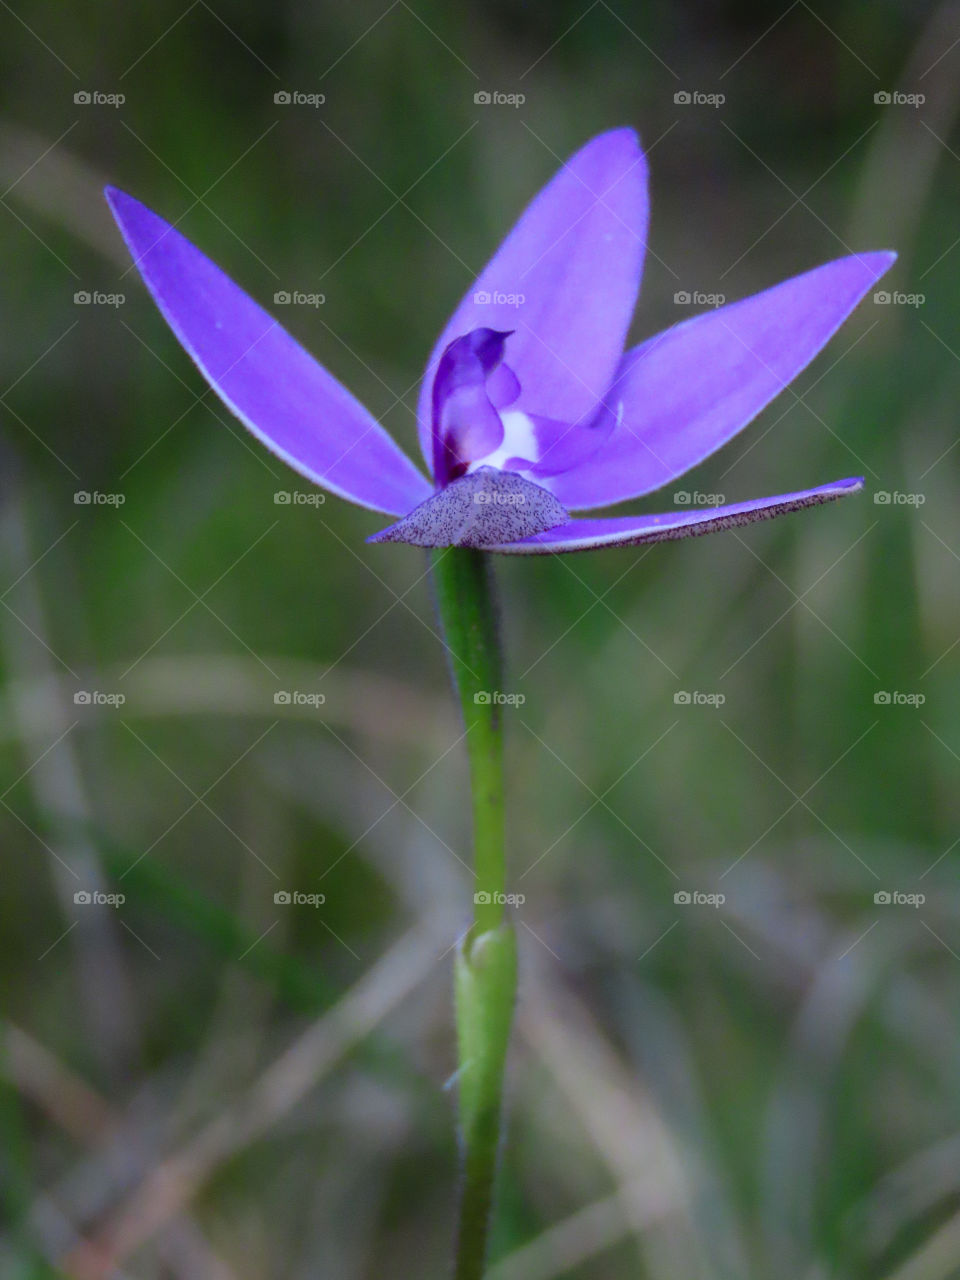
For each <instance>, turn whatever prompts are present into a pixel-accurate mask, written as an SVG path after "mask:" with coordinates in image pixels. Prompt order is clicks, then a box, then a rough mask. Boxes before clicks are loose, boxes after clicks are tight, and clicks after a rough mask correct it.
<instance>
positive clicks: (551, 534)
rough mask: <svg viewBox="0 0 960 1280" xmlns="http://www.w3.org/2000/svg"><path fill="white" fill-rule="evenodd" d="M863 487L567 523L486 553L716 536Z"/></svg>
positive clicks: (857, 480)
mask: <svg viewBox="0 0 960 1280" xmlns="http://www.w3.org/2000/svg"><path fill="white" fill-rule="evenodd" d="M862 488H863V477H862V476H851V477H850V478H849V479H846V480H834V481H833V482H832V483H830V484H823V485H818V486H817V487H816V488H813V489H800V490H798V491H797V492H795V493H782V494H778V495H776V496H775V497H772V498H754V499H752V500H751V501H749V502H733V503H727V504H726V505H724V506H722V507H708V508H705V509H703V510H701V511H676V512H668V513H664V514H662V515H646V516H610V517H606V518H599V519H582V520H570V521H568V523H566V524H563V525H559V526H558V527H557V528H555V529H548V530H546V531H545V532H544V533H538V534H535V535H534V536H533V537H528V538H522V539H520V540H518V541H516V542H511V543H505V544H500V545H497V546H485V547H484V548H483V550H485V551H496V552H499V553H500V554H502V555H560V554H566V553H569V552H572V551H593V550H598V549H600V548H603V547H617V546H619V547H630V546H639V545H641V544H643V543H647V542H668V541H675V540H677V539H679V538H696V537H700V536H702V535H703V534H707V533H719V532H721V531H722V530H724V529H733V528H736V527H737V526H738V525H744V524H753V523H755V522H756V521H758V520H771V519H773V517H775V516H780V515H786V514H788V513H789V512H791V511H802V510H803V508H804V507H813V506H818V505H819V504H820V503H823V502H832V501H834V500H835V499H837V498H845V497H847V496H849V495H850V494H853V493H858V492H859V491H860V490H861V489H862Z"/></svg>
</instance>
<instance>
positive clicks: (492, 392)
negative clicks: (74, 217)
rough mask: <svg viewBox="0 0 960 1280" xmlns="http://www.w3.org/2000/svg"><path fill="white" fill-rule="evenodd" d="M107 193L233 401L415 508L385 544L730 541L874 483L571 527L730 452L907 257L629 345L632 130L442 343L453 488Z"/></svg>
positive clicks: (531, 220)
mask: <svg viewBox="0 0 960 1280" xmlns="http://www.w3.org/2000/svg"><path fill="white" fill-rule="evenodd" d="M107 198H108V200H109V202H110V206H111V208H112V210H113V213H114V216H115V217H116V219H117V222H118V223H119V225H120V229H121V231H122V232H123V235H124V237H125V239H126V241H127V244H128V246H129V248H130V251H131V253H132V254H133V256H134V259H135V262H136V265H137V267H138V268H139V270H140V273H141V275H142V276H143V279H144V281H145V282H146V285H147V287H148V289H149V290H150V292H151V293H152V294H153V297H154V300H155V301H156V303H157V305H158V307H159V308H160V310H161V312H162V313H163V315H164V316H165V318H166V320H167V322H168V323H169V325H170V326H171V328H172V329H173V331H174V333H175V334H176V335H177V337H178V338H179V340H180V342H181V344H182V345H183V346H184V348H185V349H186V350H187V352H188V353H189V355H190V356H191V357H192V358H193V359H194V361H195V362H196V363H197V365H198V366H199V368H200V371H201V373H202V374H203V376H204V377H205V378H206V380H207V381H208V382H209V384H210V386H211V387H212V388H213V390H214V391H215V392H216V393H217V395H218V396H219V397H220V398H221V400H223V402H224V404H226V406H227V407H228V408H229V409H230V410H231V411H232V412H233V413H234V414H236V416H237V417H238V418H239V419H240V421H241V422H243V423H244V425H245V426H247V427H248V428H249V430H250V431H252V432H253V434H254V435H255V436H257V437H258V438H259V439H260V440H262V441H263V443H264V444H266V445H267V447H268V448H270V449H272V450H273V451H274V453H276V454H278V455H279V456H280V457H281V458H283V459H284V461H285V462H288V463H289V464H290V465H291V466H292V467H293V468H295V470H297V471H299V472H300V473H301V474H302V475H304V476H306V477H307V478H308V479H310V480H311V481H313V482H315V483H316V484H318V485H323V486H324V487H325V488H327V489H330V490H331V491H332V492H334V493H337V494H339V495H340V496H341V497H343V498H347V499H349V500H350V501H351V502H356V503H358V504H360V505H361V506H365V507H371V508H373V509H374V510H376V511H384V512H387V513H388V514H390V515H393V516H399V517H400V519H399V520H398V521H397V522H396V523H394V524H392V525H390V526H389V527H388V528H386V529H383V530H381V531H380V532H379V533H376V534H374V535H373V536H372V538H371V539H370V541H373V542H408V543H413V544H415V545H418V546H428V547H440V546H469V547H476V548H480V549H482V550H486V551H497V552H504V553H510V554H529V553H536V552H539V553H551V552H566V551H581V550H585V549H587V548H591V547H604V546H612V545H631V544H636V543H645V542H656V541H660V540H662V539H668V538H679V537H685V536H689V535H694V534H702V533H710V532H713V531H714V530H718V529H725V528H728V527H729V526H731V525H739V524H746V523H748V522H750V521H753V520H761V519H765V518H768V517H770V516H775V515H779V514H781V513H783V512H786V511H794V510H798V509H799V508H801V507H805V506H810V505H812V504H814V503H819V502H825V501H828V500H829V499H832V498H839V497H842V496H844V495H845V494H848V493H853V492H855V491H856V490H858V489H859V488H861V487H862V484H863V481H862V479H860V478H853V479H848V480H838V481H835V482H834V483H832V484H825V485H819V486H817V487H815V488H812V489H802V490H800V491H798V492H794V493H785V494H779V495H777V496H775V497H771V498H756V499H753V500H752V501H749V502H739V503H733V504H728V505H725V506H718V507H713V508H707V509H701V510H695V511H694V510H683V511H677V512H671V513H669V514H664V515H626V516H614V517H608V518H602V519H594V518H590V519H572V518H571V516H570V512H571V511H582V510H590V509H593V508H597V507H607V506H611V505H613V504H615V503H620V502H625V501H627V500H629V499H633V498H638V497H640V496H642V495H643V494H647V493H651V492H652V491H653V490H655V489H660V488H662V487H663V486H664V485H666V484H668V483H669V482H670V481H672V480H675V479H676V478H677V477H678V476H681V475H683V474H684V472H686V471H688V470H690V468H691V467H693V466H695V465H696V464H697V463H699V462H701V461H702V460H703V459H704V458H706V457H708V456H709V455H710V454H712V453H714V452H715V451H716V450H717V449H719V448H720V447H721V446H722V445H724V444H726V442H727V441H728V440H730V439H731V438H732V437H733V436H734V435H736V433H737V432H739V431H740V430H741V429H742V428H743V427H744V426H746V424H747V423H748V422H750V421H751V420H752V419H753V418H754V417H755V416H756V415H757V414H758V413H759V412H760V411H761V409H763V408H764V407H765V406H766V405H767V404H768V403H769V402H770V401H771V400H772V399H773V398H774V396H775V395H776V394H777V393H778V392H779V391H781V390H783V388H784V387H785V386H787V384H788V383H789V382H791V381H792V379H793V378H795V377H796V375H797V374H798V373H799V372H800V371H801V370H802V369H803V368H805V366H806V365H807V364H808V363H809V362H810V361H811V360H812V359H813V357H814V356H815V355H816V354H817V352H818V351H820V349H821V348H822V347H823V346H824V344H825V343H826V342H827V341H828V339H829V338H830V337H831V336H832V335H833V333H834V332H835V331H836V330H837V329H838V328H839V326H840V325H841V324H842V323H843V321H844V320H845V319H846V317H847V316H848V315H849V314H850V312H851V311H852V310H853V308H854V307H855V306H856V304H857V303H858V302H859V301H860V299H861V298H862V297H863V296H864V294H865V293H866V292H867V290H868V289H870V287H871V286H872V285H873V284H874V283H875V282H876V281H877V280H878V279H879V277H880V276H881V275H882V274H883V273H884V272H885V271H886V270H887V268H888V267H889V266H890V265H891V263H892V262H893V261H894V259H895V257H896V255H895V254H894V253H889V252H882V253H866V254H855V255H853V256H851V257H847V258H841V259H839V260H838V261H836V262H829V263H827V264H826V265H825V266H821V267H817V268H816V269H814V270H812V271H808V272H806V273H805V274H804V275H800V276H796V277H794V278H793V279H791V280H787V281H785V282H784V283H783V284H779V285H777V286H776V287H774V288H772V289H767V290H766V291H764V292H763V293H759V294H755V295H754V296H753V297H750V298H746V299H744V300H743V301H740V302H735V303H731V304H729V305H727V306H724V307H721V308H719V309H716V310H713V311H710V312H708V313H705V314H702V315H698V316H695V317H694V318H693V319H691V320H687V321H686V322H684V323H682V324H678V325H675V326H674V327H673V328H670V329H667V330H666V331H665V332H663V333H661V334H658V335H657V336H656V337H653V338H649V339H648V340H647V341H646V342H643V343H641V344H640V345H639V346H637V347H634V348H632V349H631V350H629V351H626V352H625V351H624V344H625V340H626V335H627V329H628V327H629V325H630V320H631V317H632V315H633V310H634V306H635V303H636V298H637V292H638V289H639V284H640V275H641V269H642V266H643V256H644V249H645V245H646V235H647V218H648V200H647V167H646V162H645V159H644V156H643V153H642V151H641V150H640V144H639V141H638V139H637V137H636V134H635V133H634V132H633V131H632V130H630V129H618V130H615V131H613V132H611V133H606V134H602V135H601V136H600V137H597V138H594V139H593V141H591V142H589V143H587V145H586V146H584V147H582V148H581V150H579V151H578V152H577V153H576V154H575V155H574V156H573V157H572V158H571V159H570V161H569V162H568V163H567V164H566V165H564V167H563V168H562V169H561V170H560V172H559V173H558V174H557V175H556V176H555V177H554V178H553V180H552V181H551V182H550V183H548V185H547V186H546V187H545V188H544V189H543V190H542V191H541V192H540V194H539V195H538V196H537V197H536V198H535V199H534V200H533V202H532V203H531V204H530V205H529V207H528V208H527V209H526V210H525V212H524V213H523V214H522V216H521V218H520V220H519V222H517V224H516V226H515V227H514V228H513V230H512V231H511V233H510V234H509V236H508V237H507V238H506V240H505V241H504V243H503V244H502V245H501V246H500V249H499V250H498V251H497V253H496V254H495V255H494V257H493V258H492V259H491V261H490V262H489V263H488V265H487V266H486V268H485V269H484V271H483V272H482V274H481V275H480V277H479V278H478V279H477V281H476V282H475V284H474V286H473V288H472V289H471V290H470V291H469V292H468V294H467V295H466V297H465V298H464V299H463V300H462V302H461V303H460V305H459V306H458V307H457V309H456V311H455V312H454V314H453V316H452V317H451V319H450V321H449V322H448V324H447V326H446V328H445V329H444V330H443V332H442V333H441V335H440V337H439V338H438V339H437V342H436V345H435V346H434V349H433V352H432V354H431V356H430V359H429V362H428V364H427V370H426V374H425V376H424V379H423V384H422V388H421V393H420V405H419V413H418V423H419V433H420V445H421V449H422V451H423V455H424V458H425V460H426V463H427V466H428V468H429V470H430V472H431V474H432V477H433V481H432V483H431V482H430V481H429V480H427V479H426V478H425V477H424V475H423V474H422V473H421V472H420V471H419V470H418V469H417V467H415V466H414V464H413V463H412V462H411V461H410V459H409V458H408V457H407V456H406V454H404V453H403V452H402V451H401V450H400V448H399V447H398V446H397V445H396V444H395V443H394V442H393V440H392V439H391V438H390V437H389V436H388V435H387V434H386V432H385V431H384V430H383V428H382V427H381V426H380V424H379V423H378V422H377V421H376V420H375V419H374V418H373V416H372V415H371V414H370V413H369V412H368V411H367V410H366V409H365V408H364V407H363V406H362V405H361V404H360V403H359V402H358V401H357V400H356V399H354V397H353V396H352V395H351V394H350V392H349V391H347V390H346V389H345V388H344V387H343V386H341V384H340V383H339V382H338V381H337V380H336V379H335V378H334V377H332V376H331V374H329V373H328V372H327V371H326V370H325V369H324V368H322V367H321V366H320V365H319V364H318V363H317V362H316V361H315V360H314V359H313V358H312V357H311V356H310V355H308V354H307V352H306V351H304V349H303V348H302V347H301V346H300V345H299V344H298V343H297V342H295V341H294V339H293V338H292V337H290V335H289V334H288V333H286V332H285V330H284V329H282V328H281V327H280V325H279V324H278V323H277V321H276V320H274V319H273V318H272V317H271V316H269V315H268V314H267V312H266V311H264V310H263V309H262V308H261V307H259V306H258V305H257V304H256V303H255V302H253V301H252V299H250V298H249V297H248V296H247V295H246V294H245V293H244V292H243V291H242V290H241V289H239V288H238V287H237V286H236V285H235V284H234V283H233V282H232V281H231V280H230V279H228V277H227V276H225V275H224V274H223V272H222V271H220V269H219V268H218V267H217V266H215V265H214V264H213V263H212V262H211V261H210V260H209V259H208V258H206V257H205V256H204V255H203V254H202V253H200V252H199V250H197V249H196V248H194V246H193V245H191V244H190V242H189V241H188V240H186V239H185V238H184V237H183V236H182V235H180V233H179V232H178V231H176V230H175V229H174V228H173V227H172V226H170V225H168V224H167V223H166V222H164V221H163V219H161V218H159V217H158V216H157V215H156V214H155V213H152V212H151V211H150V210H149V209H147V208H145V207H144V205H142V204H140V203H139V202H138V201H137V200H135V199H133V197H131V196H128V195H125V194H124V193H123V192H121V191H118V190H116V189H114V188H108V189H107Z"/></svg>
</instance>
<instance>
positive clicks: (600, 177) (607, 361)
mask: <svg viewBox="0 0 960 1280" xmlns="http://www.w3.org/2000/svg"><path fill="white" fill-rule="evenodd" d="M646 235H647V166H646V161H645V160H644V157H643V153H642V151H641V150H640V144H639V141H638V139H637V137H636V134H635V133H634V132H633V131H632V130H631V129H618V130H616V131H614V132H612V133H605V134H601V135H600V137H598V138H594V139H593V141H592V142H589V143H587V145H586V146H585V147H583V148H582V149H581V150H580V151H578V152H577V153H576V155H574V156H573V157H572V158H571V159H570V160H569V161H568V162H567V164H565V165H564V167H563V168H562V169H561V170H560V172H559V173H558V174H557V175H556V176H555V177H554V178H553V180H552V181H551V182H550V183H549V184H548V185H547V186H546V187H544V189H543V190H542V191H541V192H540V194H539V195H538V196H537V197H536V198H535V199H534V200H533V202H532V203H531V204H530V205H529V206H528V207H527V209H526V210H525V212H524V213H523V214H522V215H521V217H520V220H519V221H518V222H517V224H516V225H515V226H514V228H513V230H512V231H511V232H510V234H509V235H508V236H507V238H506V240H505V241H504V242H503V244H502V245H501V246H500V248H499V250H498V251H497V253H496V254H495V255H494V257H493V258H492V259H491V261H490V262H489V263H488V264H487V266H486V267H485V268H484V270H483V272H482V274H481V275H480V276H479V278H478V279H477V280H476V282H475V283H474V284H473V285H471V287H470V289H469V291H468V293H467V294H466V296H465V297H464V299H463V301H462V302H461V303H460V305H459V307H457V309H456V311H455V312H454V314H453V316H452V317H451V319H450V322H449V323H448V324H447V326H446V327H445V328H444V330H443V332H442V333H441V334H440V337H439V338H438V339H437V343H436V346H435V347H434V349H433V352H432V354H431V356H430V361H429V363H428V366H427V371H426V374H425V376H424V382H423V386H422V388H421V392H420V410H419V418H420V442H421V446H422V448H423V454H424V457H425V458H426V459H427V460H428V462H429V461H430V460H431V458H432V453H433V450H432V447H431V434H430V390H431V385H432V382H433V377H434V373H435V370H436V367H437V363H438V361H439V359H440V355H441V354H442V352H443V351H444V350H445V349H446V348H447V346H448V345H449V344H450V343H451V342H452V341H453V340H454V339H455V338H459V337H461V336H462V335H463V334H465V333H469V332H470V331H471V330H472V329H479V328H490V329H499V330H507V329H512V330H514V331H515V332H514V333H513V336H512V337H511V338H510V340H509V343H508V345H507V352H506V361H507V364H508V365H509V366H510V368H511V369H513V370H514V372H515V373H516V375H517V377H518V378H519V380H520V385H521V388H522V390H521V394H520V398H519V400H518V402H517V407H518V408H520V409H523V410H524V411H526V412H529V413H537V414H540V415H542V416H544V417H546V418H556V419H558V420H560V421H564V422H575V421H578V420H580V419H583V418H587V417H589V416H591V415H592V413H593V411H594V410H595V408H596V406H597V404H598V403H599V402H600V400H601V399H602V397H603V395H604V393H605V392H606V390H607V388H608V387H609V385H610V381H611V379H612V378H613V375H614V372H615V371H616V368H617V365H618V363H619V361H620V357H621V355H622V354H623V346H624V342H625V341H626V335H627V329H628V327H629V324H630V319H631V317H632V315H633V310H634V306H635V304H636V299H637V290H638V288H639V285H640V272H641V268H642V265H643V253H644V248H645V244H646Z"/></svg>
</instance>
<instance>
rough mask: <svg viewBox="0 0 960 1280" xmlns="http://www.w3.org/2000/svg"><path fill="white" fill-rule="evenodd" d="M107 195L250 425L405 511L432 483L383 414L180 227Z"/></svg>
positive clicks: (168, 313)
mask: <svg viewBox="0 0 960 1280" xmlns="http://www.w3.org/2000/svg"><path fill="white" fill-rule="evenodd" d="M104 194H105V195H106V198H107V202H108V204H109V206H110V209H111V211H112V213H113V215H114V217H115V218H116V220H117V224H118V226H119V227H120V230H121V232H122V233H123V237H124V239H125V240H126V242H127V246H128V248H129V250H130V253H131V255H132V257H133V261H134V265H135V266H136V268H137V270H138V271H139V272H140V275H141V276H142V277H143V281H144V283H145V284H146V286H147V288H148V289H149V290H150V293H151V294H152V295H153V300H154V302H155V303H156V304H157V306H158V307H159V309H160V311H161V313H162V315H163V317H164V319H165V320H166V321H167V323H168V324H169V326H170V328H171V329H172V330H173V332H174V334H175V335H176V337H177V339H178V340H179V342H180V344H181V346H182V347H183V348H184V350H185V351H186V352H187V354H188V355H189V356H190V357H191V359H192V360H193V361H194V363H195V364H196V365H197V367H198V368H199V370H200V372H201V373H202V374H203V376H204V378H205V379H206V380H207V382H208V383H209V384H210V386H211V388H212V389H213V390H214V391H215V392H216V394H217V395H218V396H219V397H220V399H221V400H222V401H223V403H224V404H225V405H226V406H227V408H228V409H229V410H230V411H231V413H233V414H235V415H236V416H237V417H238V418H239V419H240V421H241V422H242V423H243V425H244V426H245V427H246V428H247V429H248V430H249V431H250V432H251V433H252V434H253V435H255V436H256V437H257V438H258V439H259V440H260V441H261V442H262V443H263V444H265V445H266V446H267V448H268V449H271V450H272V451H273V452H274V453H275V454H277V455H278V457H280V458H282V459H283V461H284V462H286V463H288V464H289V465H290V466H291V467H293V468H294V470H295V471H299V472H300V474H301V475H303V476H306V477H307V479H309V480H311V481H313V482H314V483H315V484H319V485H322V486H323V487H324V488H326V489H329V490H331V491H332V492H333V493H336V494H338V495H339V496H340V497H342V498H346V499H348V500H349V501H351V502H355V503H357V504H359V505H360V506H364V507H371V508H373V509H374V510H376V511H385V512H387V513H388V514H389V515H401V514H402V513H403V512H405V511H409V510H410V508H411V507H413V506H415V505H416V504H417V503H418V502H422V501H423V500H424V499H425V498H426V497H428V496H429V494H430V491H431V486H430V485H429V483H428V482H427V480H426V479H425V478H424V476H423V475H422V474H421V473H420V472H419V471H418V470H417V468H416V467H415V466H414V465H413V463H412V462H411V461H410V459H409V458H408V457H407V456H406V454H405V453H404V452H403V451H402V450H401V449H400V448H399V446H398V445H396V444H395V443H394V441H393V440H392V439H391V438H390V436H388V435H387V433H386V432H385V431H384V429H383V428H382V427H381V426H380V424H379V423H378V422H377V421H376V419H375V418H374V417H373V416H372V414H370V413H369V412H368V410H367V409H365V408H364V407H363V405H362V404H360V402H359V401H358V400H356V399H355V398H354V396H352V395H351V394H350V392H349V391H347V389H346V388H345V387H344V386H342V385H341V384H340V383H339V382H338V381H337V380H336V378H334V377H333V376H332V374H329V373H328V372H327V371H326V369H324V368H323V366H322V365H320V364H318V363H317V361H316V360H314V359H313V357H312V356H311V355H309V354H308V352H306V351H305V350H304V348H303V347H301V346H300V344H299V343H298V342H296V341H295V340H294V339H293V338H292V337H291V336H290V334H288V333H287V332H286V330H285V329H283V328H282V327H281V326H280V324H279V323H278V322H277V321H276V320H274V318H273V317H272V316H271V315H270V314H269V313H268V312H266V311H265V310H264V309H263V308H262V307H261V306H259V305H258V304H257V303H256V302H254V301H253V299H252V298H250V297H248V295H247V294H246V293H244V292H243V290H242V289H240V287H239V286H238V285H236V284H234V283H233V281H232V280H230V278H229V277H228V276H226V275H225V274H224V273H223V272H222V271H221V270H220V268H219V267H217V266H216V265H215V264H214V263H213V262H211V261H210V259H209V258H207V257H206V256H205V255H204V254H202V253H201V252H200V250H199V249H197V248H195V247H194V246H193V245H192V244H191V243H190V241H189V240H187V239H186V238H185V237H184V236H183V235H181V233H180V232H179V231H177V230H176V229H175V228H174V227H172V226H171V225H170V224H169V223H167V222H165V221H164V220H163V219H162V218H161V217H159V216H158V215H157V214H155V213H153V212H152V211H151V210H150V209H148V208H147V207H146V205H143V204H141V203H140V201H139V200H136V199H135V198H134V197H133V196H130V195H127V194H126V192H124V191H120V190H119V189H118V188H116V187H107V188H106V189H105V192H104Z"/></svg>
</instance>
